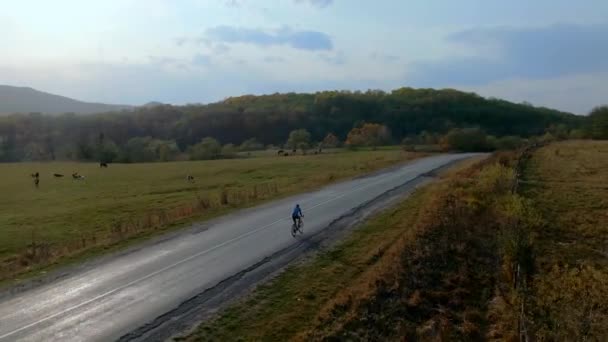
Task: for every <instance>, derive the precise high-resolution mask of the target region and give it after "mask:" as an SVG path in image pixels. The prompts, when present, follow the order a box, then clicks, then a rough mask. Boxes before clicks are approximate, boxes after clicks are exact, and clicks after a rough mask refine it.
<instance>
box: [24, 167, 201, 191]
mask: <svg viewBox="0 0 608 342" xmlns="http://www.w3.org/2000/svg"><path fill="white" fill-rule="evenodd" d="M99 167H100V168H107V167H108V164H107V163H103V162H102V163H99ZM30 176H31V177H32V179H33V180H34V186H35V187H36V188H37V187H39V186H40V173H39V172H36V173H32V174H31V175H30ZM64 176H65V175H63V174H61V173H53V177H55V178H63V177H64ZM72 179H73V180H85V179H86V177H85V176H83V175H81V174H79V173H78V172H73V173H72ZM186 180H187V181H188V182H189V183H194V176H192V175H188V176H187V177H186Z"/></svg>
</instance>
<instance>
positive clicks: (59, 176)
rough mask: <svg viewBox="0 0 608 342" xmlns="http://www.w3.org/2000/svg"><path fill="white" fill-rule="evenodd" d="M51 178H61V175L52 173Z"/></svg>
mask: <svg viewBox="0 0 608 342" xmlns="http://www.w3.org/2000/svg"><path fill="white" fill-rule="evenodd" d="M53 176H55V178H61V177H63V175H62V174H61V173H53Z"/></svg>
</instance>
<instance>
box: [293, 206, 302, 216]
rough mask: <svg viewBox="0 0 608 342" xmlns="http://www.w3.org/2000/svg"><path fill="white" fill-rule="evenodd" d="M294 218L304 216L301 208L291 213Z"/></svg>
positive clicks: (296, 208)
mask: <svg viewBox="0 0 608 342" xmlns="http://www.w3.org/2000/svg"><path fill="white" fill-rule="evenodd" d="M291 216H292V217H299V216H304V215H302V209H301V208H300V207H295V208H293V212H292V213H291Z"/></svg>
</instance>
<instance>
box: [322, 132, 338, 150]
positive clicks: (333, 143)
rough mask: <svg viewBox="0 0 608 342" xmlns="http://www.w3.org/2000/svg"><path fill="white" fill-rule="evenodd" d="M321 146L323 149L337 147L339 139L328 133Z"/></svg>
mask: <svg viewBox="0 0 608 342" xmlns="http://www.w3.org/2000/svg"><path fill="white" fill-rule="evenodd" d="M322 146H323V147H325V148H332V147H338V146H340V139H338V137H337V136H336V135H335V134H333V133H328V134H327V135H326V136H325V139H323V142H322Z"/></svg>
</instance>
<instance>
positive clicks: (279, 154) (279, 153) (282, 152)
mask: <svg viewBox="0 0 608 342" xmlns="http://www.w3.org/2000/svg"><path fill="white" fill-rule="evenodd" d="M284 153H285V151H283V150H279V151H277V155H278V156H281V155H283V154H284Z"/></svg>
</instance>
